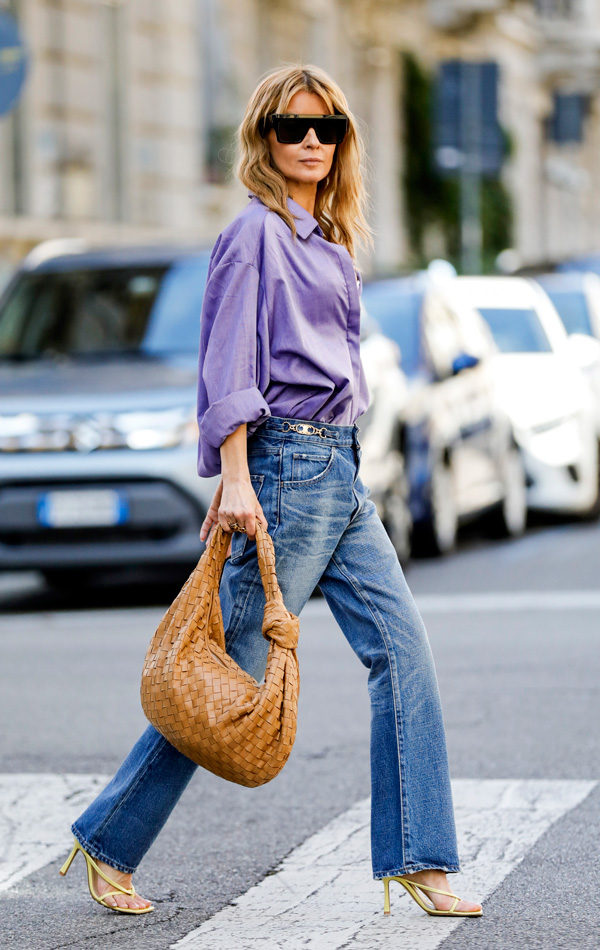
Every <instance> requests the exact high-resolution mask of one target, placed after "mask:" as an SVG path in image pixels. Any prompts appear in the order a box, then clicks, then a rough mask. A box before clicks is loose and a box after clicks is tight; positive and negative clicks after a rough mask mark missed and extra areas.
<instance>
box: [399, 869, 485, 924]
mask: <svg viewBox="0 0 600 950" xmlns="http://www.w3.org/2000/svg"><path fill="white" fill-rule="evenodd" d="M382 880H383V887H384V893H385V900H384V905H383V913H384V914H389V912H390V881H398V884H402V886H403V887H405V888H406V890H407V891H408V893H409V894H410V896H411V897H412V899H413V900H414V901H416V902H417V904H418V905H419V907H422V908H423V910H424V911H426V912H427V913H428V914H431V915H432V916H435V917H481V916H482V914H483V909H480V910H455V909H454V908H455V907H456V906H457V904H458V903H459V901H460V900H461V899H462V898H460V897H457V896H456V894H452V892H451V891H441V890H440V889H439V887H430V885H429V884H418V883H417V881H409V880H408V879H406V878H403V877H384V878H382ZM417 888H419V889H420V890H422V891H432V892H433V893H434V894H444V895H445V896H446V897H453V898H454V904H453V905H452V907H450V908H449V909H448V910H438V909H437V907H428V906H427V904H426V903H425V901H424V900H423V898H422V897H421V895H420V894H419V892H418V891H417Z"/></svg>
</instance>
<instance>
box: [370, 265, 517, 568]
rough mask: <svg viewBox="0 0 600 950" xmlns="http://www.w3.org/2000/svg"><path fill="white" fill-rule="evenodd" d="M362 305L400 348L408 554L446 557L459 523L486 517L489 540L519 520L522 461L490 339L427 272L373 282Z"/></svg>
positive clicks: (468, 311)
mask: <svg viewBox="0 0 600 950" xmlns="http://www.w3.org/2000/svg"><path fill="white" fill-rule="evenodd" d="M363 296H364V300H365V304H366V306H367V308H368V309H369V311H370V312H371V313H372V314H373V316H374V318H375V319H376V320H377V321H378V323H379V325H380V327H381V329H382V331H383V332H384V333H386V334H387V335H389V336H390V337H391V338H392V339H393V340H395V341H396V343H397V344H398V345H399V347H400V351H401V366H402V369H403V371H404V373H405V375H406V377H407V379H408V386H409V398H408V400H407V404H406V410H405V418H404V426H403V428H402V430H401V434H400V438H401V440H402V445H401V448H402V452H403V455H404V459H405V467H406V471H407V474H408V479H409V484H410V510H411V515H412V521H413V550H419V549H420V550H421V551H425V552H431V553H444V552H446V551H449V550H450V549H451V548H452V547H453V546H454V544H455V540H456V534H457V529H458V526H459V524H460V523H461V522H463V521H466V520H468V519H472V518H474V517H478V516H481V515H483V514H485V515H486V516H487V519H488V522H489V525H490V528H491V529H492V531H493V533H494V534H500V535H505V536H507V535H518V534H520V533H521V532H522V531H523V530H524V527H525V523H526V513H527V509H526V486H525V474H524V470H523V464H522V460H521V457H520V453H519V450H518V448H517V446H516V443H515V441H514V438H513V434H512V429H511V426H510V423H509V421H508V418H507V417H506V416H505V414H504V413H503V412H502V411H501V410H500V409H499V408H498V407H497V405H496V403H495V399H494V392H493V380H492V376H491V373H490V370H489V361H490V360H491V358H492V357H493V356H494V355H495V353H496V347H495V345H494V342H493V339H492V337H491V334H490V333H489V330H488V328H487V327H486V326H485V324H484V323H483V321H482V320H481V317H480V316H479V315H478V314H477V313H476V312H475V311H474V310H472V309H467V308H462V309H460V310H459V309H457V308H456V307H454V306H453V305H451V304H450V303H449V302H448V300H447V298H446V295H445V292H444V283H443V282H434V281H432V280H431V279H430V278H428V277H427V276H426V275H415V276H414V277H410V278H395V279H387V280H381V281H374V282H372V283H370V284H368V285H366V286H365V288H364V291H363Z"/></svg>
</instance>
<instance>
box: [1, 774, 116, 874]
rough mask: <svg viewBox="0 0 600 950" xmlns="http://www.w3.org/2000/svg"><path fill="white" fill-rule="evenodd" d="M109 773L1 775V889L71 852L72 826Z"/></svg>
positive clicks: (103, 783) (104, 783)
mask: <svg viewBox="0 0 600 950" xmlns="http://www.w3.org/2000/svg"><path fill="white" fill-rule="evenodd" d="M107 782H108V776H105V775H52V774H40V773H32V774H29V773H25V774H14V775H0V891H4V890H7V889H8V888H9V887H14V885H15V884H17V883H18V882H19V881H20V880H21V879H22V878H24V877H27V875H28V874H33V872H34V871H39V869H40V868H43V867H45V865H46V864H50V863H51V862H52V861H55V860H56V859H57V858H61V857H63V856H64V857H65V858H66V856H67V854H68V853H69V851H70V850H71V843H72V841H73V835H72V834H71V831H70V827H71V824H72V822H73V821H74V820H75V818H77V816H78V815H80V814H81V812H82V811H83V810H84V808H86V807H87V805H88V804H89V803H90V802H91V801H93V799H94V798H95V797H96V795H97V794H98V792H99V791H100V790H101V789H102V788H104V786H105V785H106V783H107Z"/></svg>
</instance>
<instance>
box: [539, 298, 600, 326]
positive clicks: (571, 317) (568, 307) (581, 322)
mask: <svg viewBox="0 0 600 950" xmlns="http://www.w3.org/2000/svg"><path fill="white" fill-rule="evenodd" d="M545 289H546V293H547V294H548V296H549V297H550V300H551V301H552V303H553V304H554V306H555V307H556V309H557V310H558V315H559V317H560V319H561V320H562V322H563V323H564V325H565V330H566V331H567V333H584V334H586V335H587V336H593V335H594V333H593V331H592V325H591V321H590V311H589V307H588V303H587V299H586V296H585V294H584V292H583V291H582V290H564V291H563V290H548V289H547V288H545Z"/></svg>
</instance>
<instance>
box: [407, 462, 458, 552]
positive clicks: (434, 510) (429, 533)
mask: <svg viewBox="0 0 600 950" xmlns="http://www.w3.org/2000/svg"><path fill="white" fill-rule="evenodd" d="M430 503H431V517H430V520H429V521H427V522H425V523H423V524H421V525H418V526H415V527H416V530H415V532H413V550H417V551H418V553H420V554H425V555H434V556H436V555H441V554H449V553H450V551H452V550H453V549H454V547H455V546H456V535H457V532H458V512H457V510H456V499H455V487H454V471H453V469H452V464H451V462H449V461H446V460H445V459H443V458H440V459H439V460H438V462H437V463H436V464H435V466H434V468H433V471H432V473H431V502H430Z"/></svg>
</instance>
